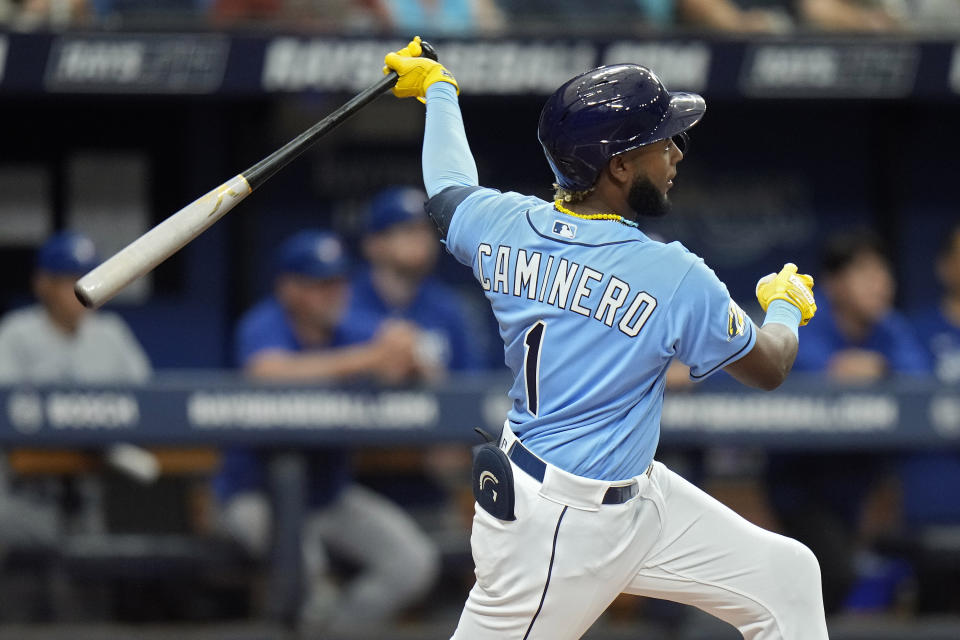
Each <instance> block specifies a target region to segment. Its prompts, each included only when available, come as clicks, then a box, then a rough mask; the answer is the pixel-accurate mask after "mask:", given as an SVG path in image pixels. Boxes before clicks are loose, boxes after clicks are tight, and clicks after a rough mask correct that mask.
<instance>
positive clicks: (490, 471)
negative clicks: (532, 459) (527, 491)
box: [473, 442, 517, 520]
mask: <svg viewBox="0 0 960 640" xmlns="http://www.w3.org/2000/svg"><path fill="white" fill-rule="evenodd" d="M473 497H474V498H475V499H476V501H477V504H479V505H480V506H481V507H483V510H484V511H486V512H487V513H489V514H490V515H492V516H493V517H494V518H497V519H499V520H516V519H517V516H515V515H514V513H513V506H514V502H515V496H514V493H513V467H511V466H510V459H509V458H507V454H505V453H504V452H503V451H501V449H500V447H498V446H497V445H496V444H495V443H493V442H488V443H487V444H482V445H480V446H478V447H474V448H473Z"/></svg>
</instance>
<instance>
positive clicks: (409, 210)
mask: <svg viewBox="0 0 960 640" xmlns="http://www.w3.org/2000/svg"><path fill="white" fill-rule="evenodd" d="M426 201H427V194H426V193H424V192H423V190H422V189H417V188H413V187H391V188H389V189H386V190H384V191H382V192H380V193H379V194H378V195H377V196H376V197H375V198H374V199H373V200H372V202H371V203H370V207H369V210H368V213H367V226H366V232H365V234H364V237H363V255H364V258H365V259H366V261H367V265H368V266H367V267H366V268H364V269H361V270H360V271H359V272H358V273H357V275H356V276H355V277H354V279H353V283H352V292H351V302H350V313H351V314H359V315H361V316H372V317H373V318H375V319H376V321H377V322H383V321H386V320H390V319H402V320H406V321H408V322H411V323H413V324H414V325H416V326H417V328H418V329H419V331H420V333H419V342H418V344H417V349H418V356H419V358H420V360H421V361H422V362H423V363H424V364H425V366H424V367H423V368H422V370H421V374H422V375H423V376H424V377H425V379H426V380H425V381H431V380H439V379H442V378H443V377H444V376H445V375H446V373H447V372H448V371H474V370H477V369H479V368H480V366H481V365H480V357H479V354H478V353H477V349H476V346H475V345H476V343H477V341H476V339H475V338H473V337H472V336H471V331H470V329H469V327H468V323H467V319H466V313H465V312H464V310H463V308H462V307H461V305H460V304H459V302H458V300H457V294H456V292H455V291H453V290H452V289H450V288H449V287H447V286H446V285H444V284H442V283H441V282H439V281H438V280H437V279H436V278H434V277H433V275H432V274H433V270H434V268H435V267H436V264H437V258H438V251H439V250H438V247H439V246H440V245H439V243H438V242H437V232H436V226H435V225H434V224H433V223H432V222H431V221H430V219H429V218H427V213H426V210H425V209H424V204H425V203H426Z"/></svg>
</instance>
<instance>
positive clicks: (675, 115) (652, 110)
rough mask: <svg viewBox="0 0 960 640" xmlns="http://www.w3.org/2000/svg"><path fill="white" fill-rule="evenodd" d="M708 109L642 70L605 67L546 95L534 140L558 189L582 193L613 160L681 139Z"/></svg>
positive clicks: (691, 95) (697, 98)
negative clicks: (626, 152) (615, 157)
mask: <svg viewBox="0 0 960 640" xmlns="http://www.w3.org/2000/svg"><path fill="white" fill-rule="evenodd" d="M706 108H707V106H706V103H705V102H704V100H703V98H702V97H700V96H698V95H697V94H695V93H682V92H673V93H671V92H669V91H667V88H666V87H665V86H663V82H661V81H660V78H658V77H657V75H656V74H655V73H653V72H652V71H650V70H649V69H647V68H646V67H642V66H640V65H638V64H615V65H607V66H603V67H598V68H596V69H593V70H592V71H587V72H586V73H583V74H580V75H579V76H577V77H575V78H573V79H571V80H568V81H567V82H566V83H564V84H563V86H561V87H560V88H559V89H557V90H556V91H555V92H554V93H553V95H552V96H550V98H549V99H548V100H547V103H546V104H545V105H544V107H543V111H542V112H541V113H540V125H539V128H538V130H537V138H539V140H540V144H542V145H543V150H544V153H546V155H547V162H549V163H550V168H551V169H553V173H554V175H555V176H556V177H557V184H559V185H560V186H561V187H563V188H564V189H567V190H569V191H583V190H585V189H589V188H590V187H592V186H593V184H594V182H596V180H597V176H598V175H600V171H601V170H602V169H603V167H604V166H606V163H607V161H608V160H610V158H611V157H613V156H615V155H617V154H619V153H624V152H625V151H630V150H631V149H636V148H637V147H641V146H643V145H645V144H649V143H651V142H656V141H657V140H665V139H667V138H673V137H674V136H677V135H679V134H682V133H683V132H684V131H686V130H687V129H689V128H690V127H692V126H693V125H695V124H696V123H697V122H698V121H699V120H700V118H701V117H703V113H704V111H706Z"/></svg>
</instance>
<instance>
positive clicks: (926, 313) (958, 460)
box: [898, 223, 960, 609]
mask: <svg viewBox="0 0 960 640" xmlns="http://www.w3.org/2000/svg"><path fill="white" fill-rule="evenodd" d="M933 266H934V270H935V274H936V278H937V280H938V281H939V283H940V285H941V287H942V289H943V293H942V296H941V297H940V300H939V301H938V303H937V304H934V305H931V306H930V307H929V308H927V309H924V310H922V311H920V312H919V313H917V314H915V315H914V316H913V318H912V319H913V322H914V326H915V327H916V328H917V333H918V334H919V336H920V339H921V340H922V341H923V343H924V345H925V346H926V347H927V350H928V352H929V354H930V357H931V358H932V360H933V372H934V375H935V377H936V380H937V381H938V382H939V383H940V384H942V385H944V386H946V387H948V388H950V389H953V390H956V389H957V388H958V385H960V223H955V224H954V225H953V226H952V227H951V228H950V229H949V230H948V231H947V233H946V234H944V235H943V236H942V240H941V242H940V246H939V248H938V251H937V255H936V257H935V259H934V265H933ZM898 472H899V476H900V482H901V484H902V490H903V519H904V524H905V525H906V528H907V530H908V531H912V532H916V531H918V530H931V529H933V528H936V527H950V528H953V529H955V528H956V527H957V525H960V500H958V498H957V495H956V492H955V490H954V488H955V487H958V486H960V453H958V452H957V451H956V450H955V449H948V450H941V451H930V452H915V453H911V454H906V455H904V456H903V457H902V458H901V459H900V460H899V462H898ZM944 488H949V489H948V490H944ZM921 578H922V577H921ZM921 581H922V580H921ZM923 586H924V585H923V584H921V592H922V595H924V596H928V595H929V592H930V590H925V589H924V588H923ZM958 587H960V576H957V575H956V574H955V573H954V577H953V580H952V583H951V584H941V585H939V588H938V589H937V591H940V592H941V593H943V594H946V593H952V594H956V593H957V588H958ZM928 599H929V598H928ZM944 599H945V600H947V601H949V606H952V607H953V608H954V609H955V608H956V607H957V602H956V600H955V599H954V598H949V597H947V598H944ZM923 604H924V603H921V606H922V605H923Z"/></svg>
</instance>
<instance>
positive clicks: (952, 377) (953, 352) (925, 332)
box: [913, 308, 960, 382]
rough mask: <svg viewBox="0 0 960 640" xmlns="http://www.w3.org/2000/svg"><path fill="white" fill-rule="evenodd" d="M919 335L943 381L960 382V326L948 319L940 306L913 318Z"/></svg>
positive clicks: (935, 371) (935, 370) (934, 369)
mask: <svg viewBox="0 0 960 640" xmlns="http://www.w3.org/2000/svg"><path fill="white" fill-rule="evenodd" d="M913 326H914V327H916V329H917V335H918V336H920V340H921V342H923V345H924V346H925V347H926V349H927V353H928V354H929V356H930V358H931V359H932V361H933V371H934V373H936V375H937V378H938V379H939V380H941V381H942V382H960V327H958V326H957V325H955V324H953V323H951V322H950V321H949V320H947V318H946V316H944V315H943V311H941V310H940V309H938V308H933V309H927V310H926V311H924V312H923V313H920V314H918V315H917V316H915V317H914V318H913Z"/></svg>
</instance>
